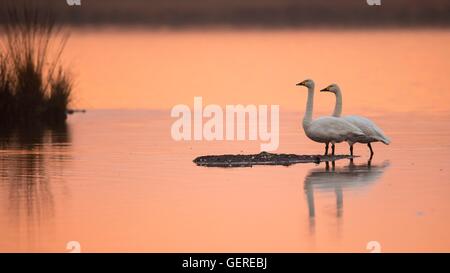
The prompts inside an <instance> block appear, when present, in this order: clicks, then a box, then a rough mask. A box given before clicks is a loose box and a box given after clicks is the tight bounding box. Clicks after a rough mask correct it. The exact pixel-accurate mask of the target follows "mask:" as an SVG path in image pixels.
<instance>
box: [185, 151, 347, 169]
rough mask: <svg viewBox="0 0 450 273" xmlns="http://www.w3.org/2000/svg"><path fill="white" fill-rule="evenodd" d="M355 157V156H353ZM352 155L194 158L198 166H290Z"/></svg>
mask: <svg viewBox="0 0 450 273" xmlns="http://www.w3.org/2000/svg"><path fill="white" fill-rule="evenodd" d="M353 157H354V156H353ZM353 157H352V156H350V155H334V156H333V155H296V154H272V153H267V152H261V153H259V154H253V155H206V156H199V157H197V158H196V159H194V160H193V161H194V163H195V164H197V165H198V166H205V167H223V168H230V167H252V166H254V165H282V166H289V165H292V164H297V163H317V164H318V163H320V162H325V161H335V160H340V159H345V158H349V159H350V158H353Z"/></svg>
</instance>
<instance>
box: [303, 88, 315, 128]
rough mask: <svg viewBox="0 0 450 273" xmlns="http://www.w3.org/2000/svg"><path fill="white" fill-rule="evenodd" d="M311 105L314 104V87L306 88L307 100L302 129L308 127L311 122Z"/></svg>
mask: <svg viewBox="0 0 450 273" xmlns="http://www.w3.org/2000/svg"><path fill="white" fill-rule="evenodd" d="M313 103H314V86H312V87H308V100H307V101H306V111H305V116H304V117H303V127H304V128H305V127H309V125H310V124H311V122H312V114H313Z"/></svg>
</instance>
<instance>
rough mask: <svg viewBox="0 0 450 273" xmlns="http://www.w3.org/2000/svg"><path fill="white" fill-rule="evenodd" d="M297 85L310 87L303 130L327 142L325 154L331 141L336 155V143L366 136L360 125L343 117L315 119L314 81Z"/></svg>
mask: <svg viewBox="0 0 450 273" xmlns="http://www.w3.org/2000/svg"><path fill="white" fill-rule="evenodd" d="M297 85H303V86H306V87H307V88H308V99H307V102H306V111H305V116H304V118H303V130H304V131H305V134H306V136H307V137H308V138H309V139H311V140H313V141H315V142H319V143H325V145H326V146H325V155H326V154H328V145H329V143H331V144H332V154H333V155H334V144H335V143H340V142H343V141H349V142H355V141H356V140H357V139H359V138H360V137H362V136H364V133H363V132H362V131H361V130H360V129H358V127H356V126H354V125H352V124H351V123H349V122H348V121H346V120H344V119H342V118H338V117H331V116H328V117H320V118H317V119H315V120H313V119H312V113H313V104H314V82H313V81H312V80H306V81H303V82H301V83H299V84H297Z"/></svg>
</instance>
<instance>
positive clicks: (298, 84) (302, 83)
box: [296, 82, 305, 86]
mask: <svg viewBox="0 0 450 273" xmlns="http://www.w3.org/2000/svg"><path fill="white" fill-rule="evenodd" d="M303 85H305V83H304V82H299V83H297V84H296V86H303Z"/></svg>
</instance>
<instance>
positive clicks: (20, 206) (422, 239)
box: [0, 31, 450, 252]
mask: <svg viewBox="0 0 450 273" xmlns="http://www.w3.org/2000/svg"><path fill="white" fill-rule="evenodd" d="M424 39H426V40H427V41H428V42H427V43H426V44H425V45H423V43H422V42H423V41H424ZM449 43H450V35H449V33H448V32H435V31H419V32H413V31H411V32H387V33H385V34H383V33H381V32H375V33H366V34H364V33H358V32H357V33H353V32H342V33H326V32H325V33H321V32H317V33H314V32H311V33H309V32H299V33H297V32H277V33H253V32H252V33H246V32H242V33H234V34H232V33H145V32H144V33H139V32H133V33H126V32H112V31H109V32H102V33H100V34H99V33H90V32H88V33H74V35H72V40H71V43H70V46H69V48H68V51H67V56H68V57H67V59H69V61H70V60H73V61H72V62H73V63H74V70H75V74H76V75H77V88H78V89H77V90H79V93H78V95H77V99H76V103H77V104H78V105H80V106H82V107H88V108H97V110H95V109H94V110H89V111H88V112H87V113H86V114H76V115H73V116H70V117H69V119H68V122H67V126H62V127H59V128H52V129H49V128H28V129H26V130H25V129H24V130H19V131H14V132H11V133H10V134H2V136H1V137H0V251H2V252H3V251H38V252H40V251H54V252H65V251H67V250H66V244H67V242H69V241H78V242H80V244H81V250H82V251H83V252H90V251H94V252H96V251H121V252H123V251H126V252H127V251H145V252H172V251H178V252H180V251H181V252H210V251H218V252H225V251H226V252H229V251H244V252H247V251H251V252H265V251H270V252H285V251H287V252H303V251H355V252H367V251H368V250H366V245H367V243H368V242H369V241H378V242H379V243H380V244H381V248H382V251H450V234H449V233H448V230H449V229H450V220H449V217H448V216H449V215H450V200H449V196H450V180H449V177H450V168H449V167H448V165H447V161H448V159H449V158H450V144H449V140H450V126H449V124H450V123H449V122H450V107H449V106H448V99H449V97H450V92H449V91H448V90H446V89H445V88H442V87H445V86H450V80H449V79H448V75H447V74H448V73H447V71H449V70H450V64H449V63H448V60H449V57H450V56H449V55H450V52H449V50H448V45H449ZM125 45H126V47H125ZM124 48H127V50H124ZM369 53H370V54H369ZM306 77H311V78H314V79H316V81H317V85H318V87H319V88H320V87H322V85H323V86H325V85H327V84H328V83H330V82H333V81H336V82H338V83H340V84H341V86H342V87H343V94H344V112H345V113H351V114H364V115H366V116H368V117H370V118H372V119H373V120H375V121H376V122H377V124H378V125H379V126H380V127H382V128H383V129H384V131H385V132H386V133H387V134H388V135H389V136H390V137H391V138H392V144H391V145H390V146H385V145H383V144H375V145H374V149H375V153H376V154H375V157H374V159H373V161H372V162H371V164H370V165H369V164H368V161H367V154H368V152H367V149H366V147H365V146H362V145H359V146H357V147H356V148H355V152H356V154H358V155H360V156H361V157H359V158H358V159H356V160H355V161H354V162H353V163H351V162H349V161H348V160H341V161H337V162H336V165H335V166H332V165H331V164H330V165H329V166H326V165H325V164H323V163H322V164H319V165H315V164H298V165H294V166H290V167H282V166H260V167H254V168H236V169H219V168H203V167H197V166H195V165H194V164H193V163H192V159H193V158H195V157H196V156H199V155H204V154H220V153H257V152H259V144H260V143H259V142H258V141H236V142H227V141H217V142H194V141H192V142H175V141H173V140H172V138H171V136H170V127H171V125H172V122H173V121H174V120H173V119H171V118H170V108H171V107H172V106H173V105H176V104H180V103H183V104H188V105H192V101H193V97H194V96H195V95H201V96H203V98H204V103H205V104H208V103H217V104H220V105H224V104H227V103H231V104H237V103H242V104H249V103H251V104H259V103H263V104H279V105H280V108H281V113H280V126H281V127H280V146H279V149H278V150H277V152H288V153H298V154H318V153H322V150H323V147H322V145H320V144H316V143H312V142H311V141H310V140H308V139H307V138H306V137H305V135H304V133H303V130H302V129H301V127H300V120H301V118H302V115H303V111H304V105H305V100H306V92H305V90H303V89H301V88H296V87H295V86H294V84H295V83H296V82H298V81H300V80H303V79H304V78H306ZM434 89H436V90H434ZM433 90H434V92H433ZM330 96H331V95H328V94H317V103H316V111H315V112H316V115H324V114H327V113H328V112H331V110H332V104H333V98H332V97H330ZM98 108H124V109H121V110H99V109H98ZM131 108H149V109H159V110H133V109H131ZM337 149H338V153H346V152H347V146H346V145H343V144H341V145H339V146H338V148H337Z"/></svg>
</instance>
